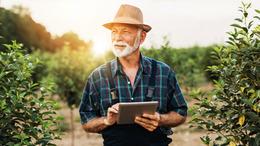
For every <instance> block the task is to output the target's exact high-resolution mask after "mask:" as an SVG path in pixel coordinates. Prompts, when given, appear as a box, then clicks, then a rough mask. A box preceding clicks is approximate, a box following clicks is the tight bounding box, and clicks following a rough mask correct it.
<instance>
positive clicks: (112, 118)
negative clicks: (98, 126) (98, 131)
mask: <svg viewBox="0 0 260 146" xmlns="http://www.w3.org/2000/svg"><path fill="white" fill-rule="evenodd" d="M118 105H119V104H118V103H117V104H114V105H113V106H112V107H109V108H108V110H107V117H106V118H105V119H104V122H105V125H107V126H111V125H113V124H115V123H116V121H117V113H118Z"/></svg>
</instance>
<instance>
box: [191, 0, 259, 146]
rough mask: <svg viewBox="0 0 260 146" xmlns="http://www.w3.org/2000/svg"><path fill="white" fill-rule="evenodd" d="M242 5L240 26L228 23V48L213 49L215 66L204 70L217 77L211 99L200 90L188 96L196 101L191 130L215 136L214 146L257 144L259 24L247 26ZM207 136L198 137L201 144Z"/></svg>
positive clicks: (208, 138)
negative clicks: (194, 128) (232, 28)
mask: <svg viewBox="0 0 260 146" xmlns="http://www.w3.org/2000/svg"><path fill="white" fill-rule="evenodd" d="M242 4H243V7H240V8H239V11H241V12H242V13H243V16H242V18H237V19H235V20H237V21H238V22H239V23H240V24H232V25H231V26H233V27H235V28H234V32H229V33H228V34H229V35H230V37H229V41H228V43H229V44H230V45H231V46H228V47H220V48H215V52H214V57H215V59H216V60H217V61H218V63H219V65H216V66H210V67H208V70H210V71H212V72H213V73H214V74H215V75H217V76H218V77H219V80H218V81H215V86H216V87H217V89H214V90H213V92H212V93H211V94H210V95H211V96H210V95H209V96H205V94H204V93H201V92H200V90H198V91H194V92H193V93H192V94H191V95H192V96H194V98H195V99H197V100H198V101H199V103H197V105H198V106H194V107H192V108H191V111H193V113H192V114H191V116H192V117H193V119H192V120H191V121H190V123H193V124H194V125H192V126H191V127H193V126H195V127H197V128H200V129H204V130H206V131H207V132H208V134H210V133H217V134H218V135H219V136H218V137H217V138H216V139H215V140H214V141H213V144H214V145H218V143H221V144H223V145H228V144H230V145H243V146H244V145H250V146H251V145H252V146H253V145H260V41H259V38H260V25H259V24H258V25H256V26H255V27H254V28H253V27H252V26H253V21H250V22H249V23H248V19H247V17H248V12H247V10H248V8H249V7H250V6H251V4H244V3H243V2H242ZM256 12H257V13H258V14H260V11H259V10H256ZM254 18H256V19H260V17H258V16H255V17H254ZM241 24H242V26H241ZM208 134H207V135H206V136H204V137H202V138H201V140H202V142H203V143H204V144H210V143H211V141H212V140H211V139H210V137H209V136H208Z"/></svg>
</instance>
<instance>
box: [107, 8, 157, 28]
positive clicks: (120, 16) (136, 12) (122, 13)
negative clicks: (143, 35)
mask: <svg viewBox="0 0 260 146" xmlns="http://www.w3.org/2000/svg"><path fill="white" fill-rule="evenodd" d="M116 23H123V24H131V25H135V26H138V27H140V28H142V29H143V30H144V31H146V32H149V31H150V30H151V29H152V27H151V26H149V25H147V24H143V13H142V11H141V10H140V9H139V8H137V7H135V6H131V5H127V4H123V5H121V7H120V8H119V9H118V11H117V13H116V16H115V18H114V20H113V22H110V23H106V24H104V25H103V26H104V27H106V28H107V29H111V27H112V26H113V24H116Z"/></svg>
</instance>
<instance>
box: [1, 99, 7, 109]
mask: <svg viewBox="0 0 260 146" xmlns="http://www.w3.org/2000/svg"><path fill="white" fill-rule="evenodd" d="M5 104H6V100H5V99H4V100H3V101H2V102H1V110H3V109H5Z"/></svg>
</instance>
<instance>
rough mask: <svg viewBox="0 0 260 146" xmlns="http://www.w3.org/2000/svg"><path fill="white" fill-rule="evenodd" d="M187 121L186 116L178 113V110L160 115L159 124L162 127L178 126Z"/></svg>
mask: <svg viewBox="0 0 260 146" xmlns="http://www.w3.org/2000/svg"><path fill="white" fill-rule="evenodd" d="M185 121H186V117H184V116H182V115H180V114H178V113H176V112H173V111H171V112H169V113H168V114H161V115H160V122H159V126H161V127H169V128H170V127H176V126H178V125H180V124H182V123H184V122H185Z"/></svg>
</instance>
